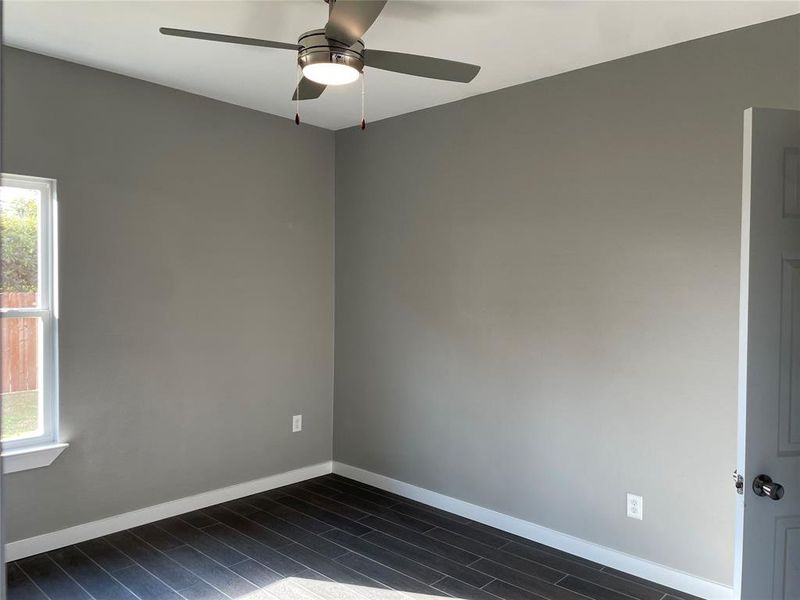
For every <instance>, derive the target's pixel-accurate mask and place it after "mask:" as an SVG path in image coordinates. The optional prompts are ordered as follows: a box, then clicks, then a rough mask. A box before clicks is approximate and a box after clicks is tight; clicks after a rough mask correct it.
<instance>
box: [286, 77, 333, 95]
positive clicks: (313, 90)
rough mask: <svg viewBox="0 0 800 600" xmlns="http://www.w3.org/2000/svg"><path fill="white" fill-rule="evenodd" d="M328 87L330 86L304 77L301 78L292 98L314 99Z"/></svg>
mask: <svg viewBox="0 0 800 600" xmlns="http://www.w3.org/2000/svg"><path fill="white" fill-rule="evenodd" d="M326 87H328V86H327V85H325V84H324V83H317V82H316V81H311V80H310V79H306V78H305V77H303V78H302V79H300V83H299V84H298V85H297V89H296V90H295V91H294V94H293V95H292V100H298V99H299V100H313V99H314V98H319V97H320V96H321V95H322V92H324V91H325V88H326ZM298 96H299V98H298Z"/></svg>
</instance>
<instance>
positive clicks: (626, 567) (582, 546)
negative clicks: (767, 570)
mask: <svg viewBox="0 0 800 600" xmlns="http://www.w3.org/2000/svg"><path fill="white" fill-rule="evenodd" d="M333 472H334V473H337V474H339V475H342V476H343V477H349V478H350V479H355V480H356V481H360V482H362V483H366V484H368V485H372V486H374V487H377V488H380V489H382V490H386V491H388V492H394V493H395V494H399V495H400V496H404V497H406V498H411V499H412V500H417V501H419V502H423V503H424V504H429V505H430V506H435V507H436V508H441V509H442V510H446V511H448V512H451V513H455V514H457V515H460V516H462V517H466V518H468V519H472V520H473V521H477V522H479V523H484V524H485V525H490V526H492V527H496V528H497V529H502V530H503V531H508V532H509V533H513V534H516V535H519V536H521V537H524V538H527V539H529V540H533V541H535V542H539V543H541V544H546V545H548V546H552V547H553V548H557V549H559V550H563V551H564V552H569V553H570V554H575V555H576V556H580V557H582V558H586V559H588V560H591V561H594V562H598V563H600V564H603V565H607V566H609V567H612V568H614V569H619V570H620V571H625V572H626V573H630V574H631V575H636V576H637V577H642V578H644V579H648V580H650V581H654V582H656V583H660V584H661V585H666V586H668V587H671V588H674V589H676V590H681V591H683V592H686V593H688V594H693V595H695V596H700V597H702V598H713V599H714V600H717V599H719V600H730V599H731V598H733V589H732V588H731V587H729V586H726V585H723V584H721V583H717V582H714V581H709V580H707V579H703V578H702V577H698V576H696V575H691V574H690V573H686V572H684V571H678V570H676V569H672V568H670V567H667V566H664V565H661V564H658V563H654V562H651V561H649V560H645V559H643V558H638V557H636V556H633V555H631V554H626V553H624V552H620V551H618V550H613V549H612V548H607V547H606V546H601V545H599V544H595V543H593V542H588V541H586V540H583V539H580V538H577V537H574V536H571V535H567V534H566V533H561V532H559V531H555V530H553V529H548V528H547V527H542V526H541V525H536V524H535V523H531V522H529V521H524V520H522V519H518V518H516V517H511V516H509V515H505V514H503V513H499V512H496V511H494V510H491V509H488V508H483V507H481V506H477V505H475V504H470V503H469V502H464V501H463V500H458V499H457V498H451V497H450V496H445V495H444V494H440V493H438V492H433V491H431V490H426V489H425V488H421V487H417V486H416V485H412V484H410V483H405V482H403V481H398V480H396V479H391V478H390V477H386V476H384V475H379V474H377V473H372V472H370V471H365V470H364V469H359V468H358V467H353V466H350V465H346V464H344V463H340V462H335V461H334V463H333Z"/></svg>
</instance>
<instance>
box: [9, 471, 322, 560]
mask: <svg viewBox="0 0 800 600" xmlns="http://www.w3.org/2000/svg"><path fill="white" fill-rule="evenodd" d="M331 466H332V465H331V462H330V461H327V462H322V463H319V464H316V465H309V466H307V467H301V468H299V469H294V470H293V471H286V472H285V473H278V474H277V475H270V476H269V477H263V478H261V479H254V480H253V481H246V482H244V483H238V484H236V485H231V486H229V487H224V488H220V489H217V490H211V491H209V492H202V493H200V494H196V495H194V496H188V497H186V498H179V499H178V500H172V501H170V502H164V503H163V504H156V505H155V506H148V507H147V508H141V509H139V510H134V511H131V512H127V513H123V514H121V515H115V516H113V517H108V518H105V519H100V520H99V521H92V522H90V523H84V524H83V525H75V526H74V527H68V528H67V529H61V530H59V531H54V532H52V533H45V534H42V535H37V536H35V537H31V538H26V539H24V540H19V541H16V542H11V543H9V544H6V548H5V559H6V561H12V560H17V559H20V558H25V557H26V556H33V555H34V554H39V553H41V552H49V551H50V550H55V549H56V548H63V547H64V546H69V545H70V544H77V543H79V542H84V541H86V540H91V539H93V538H96V537H100V536H103V535H108V534H110V533H115V532H117V531H122V530H123V529H130V528H131V527H138V526H139V525H144V524H145V523H152V522H153V521H158V520H160V519H166V518H167V517H174V516H176V515H180V514H183V513H185V512H189V511H192V510H198V509H200V508H205V507H207V506H213V505H214V504H219V503H220V502H227V501H229V500H235V499H237V498H243V497H245V496H250V495H251V494H258V493H259V492H266V491H267V490H271V489H274V488H279V487H282V486H284V485H289V484H292V483H297V482H299V481H305V480H306V479H311V478H312V477H319V476H321V475H327V474H328V473H330V472H331Z"/></svg>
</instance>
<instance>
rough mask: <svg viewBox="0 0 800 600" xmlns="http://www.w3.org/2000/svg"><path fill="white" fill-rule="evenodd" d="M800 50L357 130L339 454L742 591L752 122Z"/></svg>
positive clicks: (598, 77)
mask: <svg viewBox="0 0 800 600" xmlns="http://www.w3.org/2000/svg"><path fill="white" fill-rule="evenodd" d="M799 29H800V20H798V18H790V19H784V20H780V21H774V22H772V23H769V24H765V25H760V26H755V27H751V28H747V29H743V30H739V31H735V32H731V33H726V34H722V35H719V36H715V37H711V38H706V39H702V40H698V41H693V42H690V43H686V44H681V45H678V46H673V47H670V48H666V49H663V50H659V51H655V52H651V53H647V54H642V55H637V56H633V57H630V58H626V59H623V60H619V61H615V62H611V63H606V64H602V65H599V66H595V67H591V68H587V69H583V70H580V71H576V72H572V73H568V74H565V75H562V76H558V77H553V78H550V79H547V80H543V81H539V82H535V83H531V84H526V85H523V86H518V87H514V88H509V89H506V90H502V91H498V92H494V93H491V94H487V95H483V96H478V97H474V98H471V99H468V100H464V101H461V102H457V103H454V104H450V105H447V106H442V107H438V108H433V109H429V110H425V111H421V112H417V113H414V114H409V115H405V116H401V117H397V118H393V119H389V120H386V121H381V122H379V123H374V124H372V125H370V126H369V127H368V128H367V130H366V132H361V131H359V130H355V129H353V130H345V131H341V132H338V133H337V135H336V160H337V164H336V382H335V401H334V407H335V408H334V431H335V434H334V458H335V459H336V460H339V461H343V462H346V463H349V464H352V465H355V466H358V467H362V468H365V469H368V470H371V471H374V472H377V473H381V474H384V475H387V476H390V477H393V478H397V479H400V480H403V481H406V482H410V483H413V484H416V485H419V486H422V487H425V488H428V489H432V490H436V491H438V492H442V493H445V494H448V495H450V496H454V497H456V498H460V499H462V500H467V501H469V502H473V503H476V504H479V505H482V506H486V507H490V508H492V509H495V510H498V511H501V512H503V513H507V514H510V515H514V516H517V517H521V518H523V519H527V520H530V521H533V522H536V523H539V524H541V525H544V526H547V527H551V528H553V529H556V530H559V531H562V532H565V533H568V534H573V535H576V536H578V537H581V538H584V539H587V540H590V541H593V542H596V543H599V544H603V545H605V546H609V547H611V548H615V549H618V550H621V551H623V552H627V553H630V554H633V555H636V556H640V557H644V558H646V559H649V560H652V561H655V562H658V563H662V564H665V565H668V566H671V567H674V568H676V569H681V570H684V571H688V572H690V573H693V574H696V575H700V576H703V577H706V578H709V579H712V580H715V581H719V582H722V583H726V584H730V583H731V581H732V573H731V571H732V565H733V559H732V553H733V535H734V507H735V494H734V491H733V486H732V481H731V472H732V470H733V468H734V466H735V460H736V453H735V449H736V385H737V381H736V373H737V328H738V326H737V311H738V306H737V304H738V285H739V281H738V275H739V271H738V268H739V227H740V210H741V209H740V207H741V165H742V150H741V148H742V112H743V111H744V109H745V108H747V107H749V106H752V105H759V106H773V107H800V80H798V73H799V72H800V37H799V35H798V31H799ZM687 477H689V478H690V480H689V482H687V479H686V478H687ZM687 483H696V484H699V489H698V487H696V486H695V485H687ZM626 492H634V493H637V494H641V495H643V496H644V505H643V506H644V520H643V521H635V520H632V519H628V518H626V516H625V493H626Z"/></svg>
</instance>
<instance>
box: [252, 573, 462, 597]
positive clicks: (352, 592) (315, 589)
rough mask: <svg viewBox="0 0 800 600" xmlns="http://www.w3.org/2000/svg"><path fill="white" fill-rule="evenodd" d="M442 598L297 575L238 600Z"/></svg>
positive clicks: (442, 595)
mask: <svg viewBox="0 0 800 600" xmlns="http://www.w3.org/2000/svg"><path fill="white" fill-rule="evenodd" d="M444 596H445V594H441V595H432V594H419V593H416V592H406V591H403V592H398V591H395V590H389V589H386V588H380V587H367V586H363V585H354V584H349V583H338V582H336V581H329V580H325V579H313V578H311V577H301V576H300V577H286V578H284V579H281V580H280V581H276V582H275V583H272V584H270V585H268V586H266V587H264V588H262V589H260V590H258V591H256V592H251V593H249V594H247V595H245V596H241V597H240V598H239V599H238V600H323V599H324V600H442V598H443V597H444ZM455 600H459V599H458V598H456V599H455Z"/></svg>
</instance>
